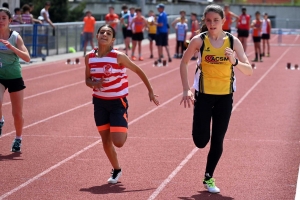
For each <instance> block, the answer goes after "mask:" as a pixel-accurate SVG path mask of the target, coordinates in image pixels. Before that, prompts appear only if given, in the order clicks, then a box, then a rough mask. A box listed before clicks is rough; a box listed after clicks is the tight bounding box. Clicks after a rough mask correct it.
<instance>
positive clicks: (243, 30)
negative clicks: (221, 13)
mask: <svg viewBox="0 0 300 200" xmlns="http://www.w3.org/2000/svg"><path fill="white" fill-rule="evenodd" d="M246 12H247V9H246V8H245V7H243V8H242V14H241V15H240V17H239V20H238V24H237V31H238V39H239V40H240V41H241V43H242V45H243V48H244V51H245V52H246V49H247V39H248V37H249V30H250V25H251V24H250V19H251V17H250V15H248V14H247V13H246Z"/></svg>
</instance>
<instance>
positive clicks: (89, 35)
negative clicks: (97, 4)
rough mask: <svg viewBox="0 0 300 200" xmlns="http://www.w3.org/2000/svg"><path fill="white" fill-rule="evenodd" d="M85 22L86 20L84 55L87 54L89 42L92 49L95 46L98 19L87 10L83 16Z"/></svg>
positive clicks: (84, 27) (83, 32) (84, 26)
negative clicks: (94, 39)
mask: <svg viewBox="0 0 300 200" xmlns="http://www.w3.org/2000/svg"><path fill="white" fill-rule="evenodd" d="M83 22H84V25H83V31H82V35H83V38H84V45H83V56H85V54H86V47H87V44H88V43H90V45H91V47H92V49H94V48H95V46H94V42H93V38H94V31H95V24H96V20H95V18H94V17H93V16H92V13H91V11H87V12H86V16H85V17H84V18H83Z"/></svg>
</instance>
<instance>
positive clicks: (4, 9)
mask: <svg viewBox="0 0 300 200" xmlns="http://www.w3.org/2000/svg"><path fill="white" fill-rule="evenodd" d="M0 12H5V13H6V14H7V16H8V18H9V19H11V13H10V11H9V10H8V8H5V7H3V8H0Z"/></svg>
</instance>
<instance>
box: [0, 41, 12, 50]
mask: <svg viewBox="0 0 300 200" xmlns="http://www.w3.org/2000/svg"><path fill="white" fill-rule="evenodd" d="M0 42H2V43H3V44H4V45H5V46H6V47H7V48H8V49H11V47H12V45H11V44H10V43H9V41H8V40H3V39H0Z"/></svg>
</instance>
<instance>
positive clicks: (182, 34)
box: [175, 17, 188, 58]
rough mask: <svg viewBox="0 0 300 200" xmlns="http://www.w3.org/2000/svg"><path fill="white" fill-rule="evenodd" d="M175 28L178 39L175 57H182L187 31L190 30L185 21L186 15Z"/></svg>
mask: <svg viewBox="0 0 300 200" xmlns="http://www.w3.org/2000/svg"><path fill="white" fill-rule="evenodd" d="M175 30H176V39H177V42H176V54H175V58H182V55H183V50H184V43H185V40H186V33H187V30H188V25H187V23H186V22H185V19H184V17H182V19H181V21H179V22H177V24H176V25H175ZM179 49H180V52H179Z"/></svg>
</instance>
